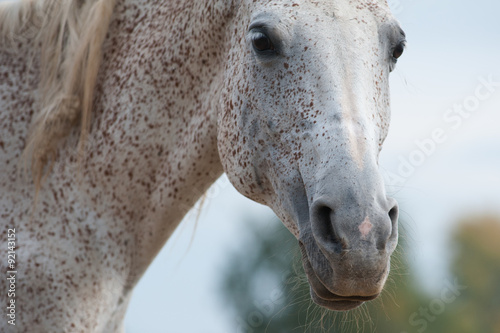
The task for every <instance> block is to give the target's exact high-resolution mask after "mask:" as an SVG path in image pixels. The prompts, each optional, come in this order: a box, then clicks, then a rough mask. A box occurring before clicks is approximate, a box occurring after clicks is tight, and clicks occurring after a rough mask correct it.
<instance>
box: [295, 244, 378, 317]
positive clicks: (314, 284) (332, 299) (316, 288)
mask: <svg viewBox="0 0 500 333" xmlns="http://www.w3.org/2000/svg"><path fill="white" fill-rule="evenodd" d="M299 243H300V247H301V248H302V247H303V246H304V245H303V244H302V242H299ZM304 252H305V249H304ZM304 252H303V257H302V260H303V261H304V270H305V272H306V275H307V276H308V280H309V285H310V286H311V296H312V298H313V300H314V301H315V302H316V303H318V304H319V305H321V306H324V307H326V308H329V309H331V310H341V311H344V310H350V309H353V308H356V307H358V306H360V305H361V304H363V303H364V302H368V301H371V300H374V299H375V298H377V297H378V296H379V295H380V293H377V294H375V295H370V296H356V295H354V296H341V295H338V294H336V293H334V292H332V291H331V290H330V289H329V288H328V287H327V286H326V285H325V284H324V283H323V281H321V279H320V278H319V277H318V275H317V274H316V272H315V271H314V269H313V268H312V264H311V262H310V261H309V258H308V256H307V255H306V254H305V253H304Z"/></svg>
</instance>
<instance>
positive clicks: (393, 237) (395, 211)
mask: <svg viewBox="0 0 500 333" xmlns="http://www.w3.org/2000/svg"><path fill="white" fill-rule="evenodd" d="M388 214H389V218H390V219H391V226H392V230H391V234H390V236H389V239H388V245H389V246H390V247H391V248H395V247H396V243H397V238H398V217H399V207H398V204H397V203H396V202H394V205H393V206H392V208H391V210H389V213H388Z"/></svg>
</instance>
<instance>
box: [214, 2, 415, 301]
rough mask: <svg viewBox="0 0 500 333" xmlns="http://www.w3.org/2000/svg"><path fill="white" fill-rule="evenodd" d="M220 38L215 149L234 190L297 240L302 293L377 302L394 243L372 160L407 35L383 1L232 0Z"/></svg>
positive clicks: (392, 220) (390, 212) (388, 205)
mask: <svg viewBox="0 0 500 333" xmlns="http://www.w3.org/2000/svg"><path fill="white" fill-rule="evenodd" d="M242 2H243V3H242V4H241V5H240V6H239V8H237V9H236V10H237V14H236V16H235V20H234V22H233V25H234V26H233V27H234V29H232V31H231V36H230V40H231V42H230V44H231V46H230V50H229V51H228V53H229V55H228V60H229V61H227V65H226V68H225V79H224V88H223V89H224V91H223V93H222V98H221V99H222V100H221V105H222V107H221V110H220V111H219V115H218V149H219V154H220V158H221V162H222V164H223V167H224V170H225V172H226V173H227V175H228V177H229V179H230V180H231V182H232V183H233V185H234V186H235V187H236V189H237V190H238V191H239V192H240V193H242V194H243V195H245V196H247V197H249V198H251V199H252V200H254V201H257V202H259V203H262V204H265V205H268V206H269V207H271V208H272V209H273V210H274V212H275V213H276V214H277V215H278V216H279V217H280V218H281V220H282V221H283V223H284V224H285V226H286V227H287V228H288V229H289V230H290V231H291V232H292V233H293V234H294V235H295V236H296V237H297V239H298V241H299V244H300V248H301V251H302V258H303V265H304V268H305V272H306V274H307V277H308V280H309V283H310V287H311V288H310V290H311V296H312V299H313V300H314V301H315V302H316V303H318V304H319V305H322V306H324V307H327V308H329V309H333V310H349V309H352V308H355V307H357V306H359V305H360V304H362V303H363V302H365V301H369V300H372V299H374V298H376V297H377V296H378V295H379V294H380V292H381V291H382V289H383V286H384V284H385V281H386V279H387V276H388V273H389V268H390V256H391V254H392V252H393V251H394V249H395V247H396V244H397V239H398V227H397V219H398V207H397V204H396V202H395V201H394V200H393V199H391V198H388V197H387V196H386V193H385V189H384V183H383V180H382V177H381V175H380V173H379V170H378V156H379V152H380V150H381V147H382V144H383V142H384V140H385V138H386V136H387V132H388V127H389V121H390V105H389V84H388V81H389V73H390V72H391V71H392V69H393V68H394V66H395V64H396V61H397V59H398V58H399V57H400V56H401V54H402V52H403V49H404V44H405V35H404V33H403V31H402V30H401V28H400V26H399V25H398V23H397V22H396V21H395V19H394V18H393V17H392V16H391V14H390V11H389V8H388V6H387V3H386V1H383V0H379V1H365V0H360V1H354V2H353V1H347V0H339V1H335V2H334V1H323V2H313V1H308V0H296V1H294V2H291V1H272V2H269V1H249V0H248V1H242Z"/></svg>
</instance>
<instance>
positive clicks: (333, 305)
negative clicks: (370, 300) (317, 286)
mask: <svg viewBox="0 0 500 333" xmlns="http://www.w3.org/2000/svg"><path fill="white" fill-rule="evenodd" d="M311 298H312V300H313V301H314V303H316V304H318V305H319V306H322V307H324V308H326V309H328V310H332V311H349V310H353V309H355V308H357V307H358V306H360V305H361V304H363V303H364V302H363V301H351V300H337V301H329V300H326V299H323V298H321V297H320V296H318V295H317V294H316V292H315V291H314V290H313V288H312V287H311Z"/></svg>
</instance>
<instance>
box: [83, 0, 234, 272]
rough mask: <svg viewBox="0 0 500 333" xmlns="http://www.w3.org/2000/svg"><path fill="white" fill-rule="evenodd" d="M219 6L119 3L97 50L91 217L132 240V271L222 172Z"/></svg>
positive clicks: (222, 17)
mask: <svg viewBox="0 0 500 333" xmlns="http://www.w3.org/2000/svg"><path fill="white" fill-rule="evenodd" d="M222 2H224V1H222ZM218 5H220V3H219V2H218V1H213V3H210V2H201V1H198V0H192V1H183V2H178V1H168V2H165V3H160V4H151V3H135V2H134V1H130V0H123V1H120V2H119V3H118V4H117V7H116V14H115V17H114V19H113V20H112V23H111V25H110V29H109V34H108V36H109V37H108V38H107V41H106V42H105V44H104V50H103V54H104V58H103V63H102V67H101V71H100V74H99V79H98V82H99V83H98V86H97V90H96V91H97V95H96V104H97V105H98V108H97V109H96V112H95V115H94V123H93V127H92V133H93V134H92V135H93V136H92V137H91V141H90V142H89V149H90V151H92V152H95V153H93V154H90V156H89V158H88V162H87V166H88V172H87V173H86V178H87V182H88V184H89V189H88V191H89V193H90V194H91V195H92V193H93V192H95V191H96V190H95V188H99V189H100V190H99V192H100V193H99V198H100V199H99V201H95V200H94V201H93V203H92V204H93V205H94V207H95V210H96V211H98V214H99V213H101V216H106V215H107V216H108V219H111V220H119V221H122V223H124V224H126V226H125V228H126V229H127V230H130V232H131V233H133V234H134V237H135V241H136V246H135V248H136V249H139V253H136V254H135V256H136V258H135V267H137V269H138V271H139V272H137V273H136V274H139V275H140V274H142V270H143V269H144V268H145V267H146V266H147V265H148V264H149V263H150V261H151V260H152V259H153V258H154V256H155V255H156V253H157V252H158V251H159V249H160V248H161V246H162V245H163V244H164V243H165V241H166V240H167V239H168V237H169V236H170V235H171V233H172V232H173V230H174V229H175V227H176V226H177V225H178V223H179V222H180V221H181V220H182V218H183V217H184V215H185V214H186V212H187V211H188V210H189V209H190V208H191V207H192V206H193V205H194V203H195V202H196V201H197V200H198V199H199V198H200V196H201V195H202V194H203V193H204V192H205V191H206V190H207V189H208V187H209V186H210V185H211V184H212V183H213V182H214V181H215V180H216V179H217V178H218V177H219V176H220V175H221V174H222V172H223V170H222V166H221V163H220V160H219V156H218V151H217V110H218V106H219V94H220V91H221V84H222V78H223V64H222V60H223V59H224V56H225V55H224V54H223V52H224V49H225V48H223V47H220V46H219V45H217V43H220V41H221V40H224V38H225V36H224V34H225V31H224V20H226V19H227V18H226V17H225V14H224V13H215V12H213V13H211V12H210V11H219V10H221V9H220V8H218V7H217V6H218ZM224 6H225V5H224ZM221 8H222V7H221ZM106 170H108V171H106ZM103 196H105V197H106V200H102V199H103ZM110 206H111V208H112V209H110Z"/></svg>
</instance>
